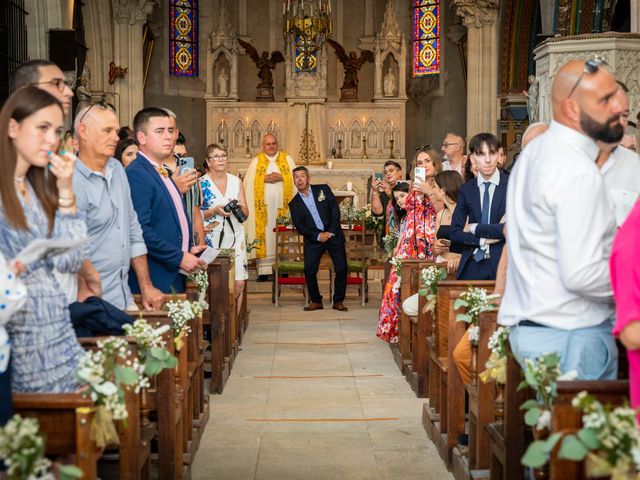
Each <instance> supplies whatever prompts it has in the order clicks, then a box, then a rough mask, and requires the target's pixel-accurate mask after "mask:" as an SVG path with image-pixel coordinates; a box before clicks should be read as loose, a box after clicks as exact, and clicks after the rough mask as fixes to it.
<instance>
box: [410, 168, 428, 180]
mask: <svg viewBox="0 0 640 480" xmlns="http://www.w3.org/2000/svg"><path fill="white" fill-rule="evenodd" d="M426 178H427V169H426V168H424V167H416V168H414V169H413V180H414V181H415V182H420V183H422V182H424V181H425V179H426Z"/></svg>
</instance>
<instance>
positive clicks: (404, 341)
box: [389, 259, 424, 374]
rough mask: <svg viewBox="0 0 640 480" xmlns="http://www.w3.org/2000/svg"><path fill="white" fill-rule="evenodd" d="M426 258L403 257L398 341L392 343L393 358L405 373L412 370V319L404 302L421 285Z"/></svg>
mask: <svg viewBox="0 0 640 480" xmlns="http://www.w3.org/2000/svg"><path fill="white" fill-rule="evenodd" d="M422 264H424V260H418V259H403V260H402V266H401V267H400V278H401V279H402V280H401V283H400V311H399V312H398V343H396V344H394V343H390V344H389V346H390V347H391V351H392V352H393V358H394V360H395V361H396V363H397V365H398V368H399V369H400V371H401V372H402V373H403V374H406V372H407V370H411V366H410V363H411V319H410V318H409V316H408V315H407V314H406V313H404V309H403V308H402V303H403V302H404V301H405V300H406V299H407V298H409V297H410V296H411V295H413V294H414V293H417V292H418V288H419V286H420V271H421V269H420V265H422Z"/></svg>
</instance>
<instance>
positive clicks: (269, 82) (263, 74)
mask: <svg viewBox="0 0 640 480" xmlns="http://www.w3.org/2000/svg"><path fill="white" fill-rule="evenodd" d="M238 43H239V44H240V45H242V47H243V48H244V49H245V51H246V52H247V54H248V55H249V57H250V58H251V60H253V63H255V64H256V66H257V67H258V78H260V83H259V84H258V96H257V97H256V100H257V101H267V102H273V101H274V98H273V76H272V75H271V70H273V69H274V68H276V65H277V64H278V63H280V62H284V55H282V52H279V51H277V50H276V51H273V52H271V56H269V52H268V51H266V50H265V51H263V52H262V54H258V50H256V48H255V47H254V46H253V45H251V44H250V43H248V42H245V41H244V40H242V39H240V38H238Z"/></svg>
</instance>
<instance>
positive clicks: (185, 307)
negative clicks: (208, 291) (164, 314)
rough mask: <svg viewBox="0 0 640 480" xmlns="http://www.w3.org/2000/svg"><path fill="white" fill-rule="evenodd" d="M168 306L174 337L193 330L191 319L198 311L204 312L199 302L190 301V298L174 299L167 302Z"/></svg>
mask: <svg viewBox="0 0 640 480" xmlns="http://www.w3.org/2000/svg"><path fill="white" fill-rule="evenodd" d="M194 305H195V310H194ZM166 307H167V310H168V312H169V317H170V318H171V321H172V325H171V329H172V330H173V338H177V337H179V336H180V335H182V334H185V335H187V334H188V333H189V332H190V331H191V327H190V326H189V320H193V319H194V318H196V316H197V312H198V311H199V312H200V313H202V309H203V307H202V305H201V304H200V303H199V302H190V301H189V300H172V301H170V302H168V303H167V305H166Z"/></svg>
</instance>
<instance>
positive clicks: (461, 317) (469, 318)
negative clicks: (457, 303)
mask: <svg viewBox="0 0 640 480" xmlns="http://www.w3.org/2000/svg"><path fill="white" fill-rule="evenodd" d="M456 321H457V322H467V323H471V322H472V321H473V317H472V316H471V315H467V314H466V313H459V314H458V315H457V316H456Z"/></svg>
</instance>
